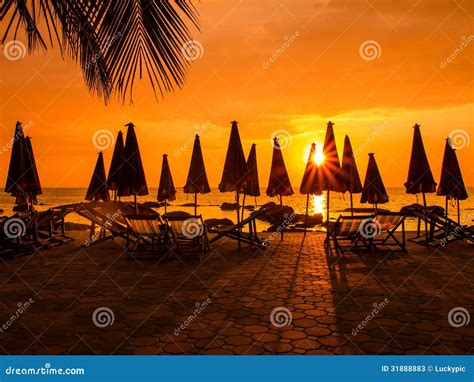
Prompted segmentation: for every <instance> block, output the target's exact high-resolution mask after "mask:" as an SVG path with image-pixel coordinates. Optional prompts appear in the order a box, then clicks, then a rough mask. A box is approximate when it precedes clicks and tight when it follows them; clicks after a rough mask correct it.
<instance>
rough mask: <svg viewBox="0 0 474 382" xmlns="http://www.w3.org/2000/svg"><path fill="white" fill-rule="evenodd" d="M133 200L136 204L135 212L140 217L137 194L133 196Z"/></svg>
mask: <svg viewBox="0 0 474 382" xmlns="http://www.w3.org/2000/svg"><path fill="white" fill-rule="evenodd" d="M133 200H134V202H135V212H136V213H137V215H138V202H137V194H133Z"/></svg>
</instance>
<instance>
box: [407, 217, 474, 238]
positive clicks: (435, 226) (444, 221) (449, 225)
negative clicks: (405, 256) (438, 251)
mask: <svg viewBox="0 0 474 382" xmlns="http://www.w3.org/2000/svg"><path fill="white" fill-rule="evenodd" d="M414 215H415V216H416V217H417V218H418V222H420V221H424V219H426V220H427V223H428V239H426V237H425V236H424V235H420V234H419V232H418V234H417V236H416V237H414V238H411V239H410V240H411V241H413V242H415V243H417V244H423V245H428V246H431V247H445V246H446V245H448V244H450V243H453V242H455V241H460V240H461V241H466V242H468V243H473V242H474V227H473V226H466V225H462V224H459V223H458V222H456V221H454V220H452V219H450V218H448V217H446V216H444V215H441V214H439V212H438V210H437V209H432V210H429V211H428V212H427V214H426V217H425V215H424V213H423V212H414Z"/></svg>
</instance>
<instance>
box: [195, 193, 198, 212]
mask: <svg viewBox="0 0 474 382" xmlns="http://www.w3.org/2000/svg"><path fill="white" fill-rule="evenodd" d="M197 195H198V194H197V193H196V192H195V193H194V215H195V216H197V200H198V199H197V198H198V196H197Z"/></svg>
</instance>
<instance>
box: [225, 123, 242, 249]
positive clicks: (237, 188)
mask: <svg viewBox="0 0 474 382" xmlns="http://www.w3.org/2000/svg"><path fill="white" fill-rule="evenodd" d="M231 124H232V126H231V130H230V139H229V146H228V147H227V154H226V157H225V163H224V171H223V172H222V178H221V182H220V183H219V190H220V192H235V194H236V198H235V199H236V201H237V224H238V223H240V200H239V194H240V193H241V192H243V191H244V190H245V187H246V185H247V182H246V177H247V162H246V160H245V156H244V150H243V148H242V142H241V141H240V135H239V128H238V127H237V122H236V121H232V122H231ZM238 246H239V249H240V229H239V230H238Z"/></svg>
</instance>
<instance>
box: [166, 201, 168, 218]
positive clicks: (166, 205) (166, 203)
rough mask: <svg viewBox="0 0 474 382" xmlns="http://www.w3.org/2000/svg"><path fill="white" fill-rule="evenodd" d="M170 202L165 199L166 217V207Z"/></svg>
mask: <svg viewBox="0 0 474 382" xmlns="http://www.w3.org/2000/svg"><path fill="white" fill-rule="evenodd" d="M167 204H168V202H167V200H166V199H165V215H166V206H167Z"/></svg>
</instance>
